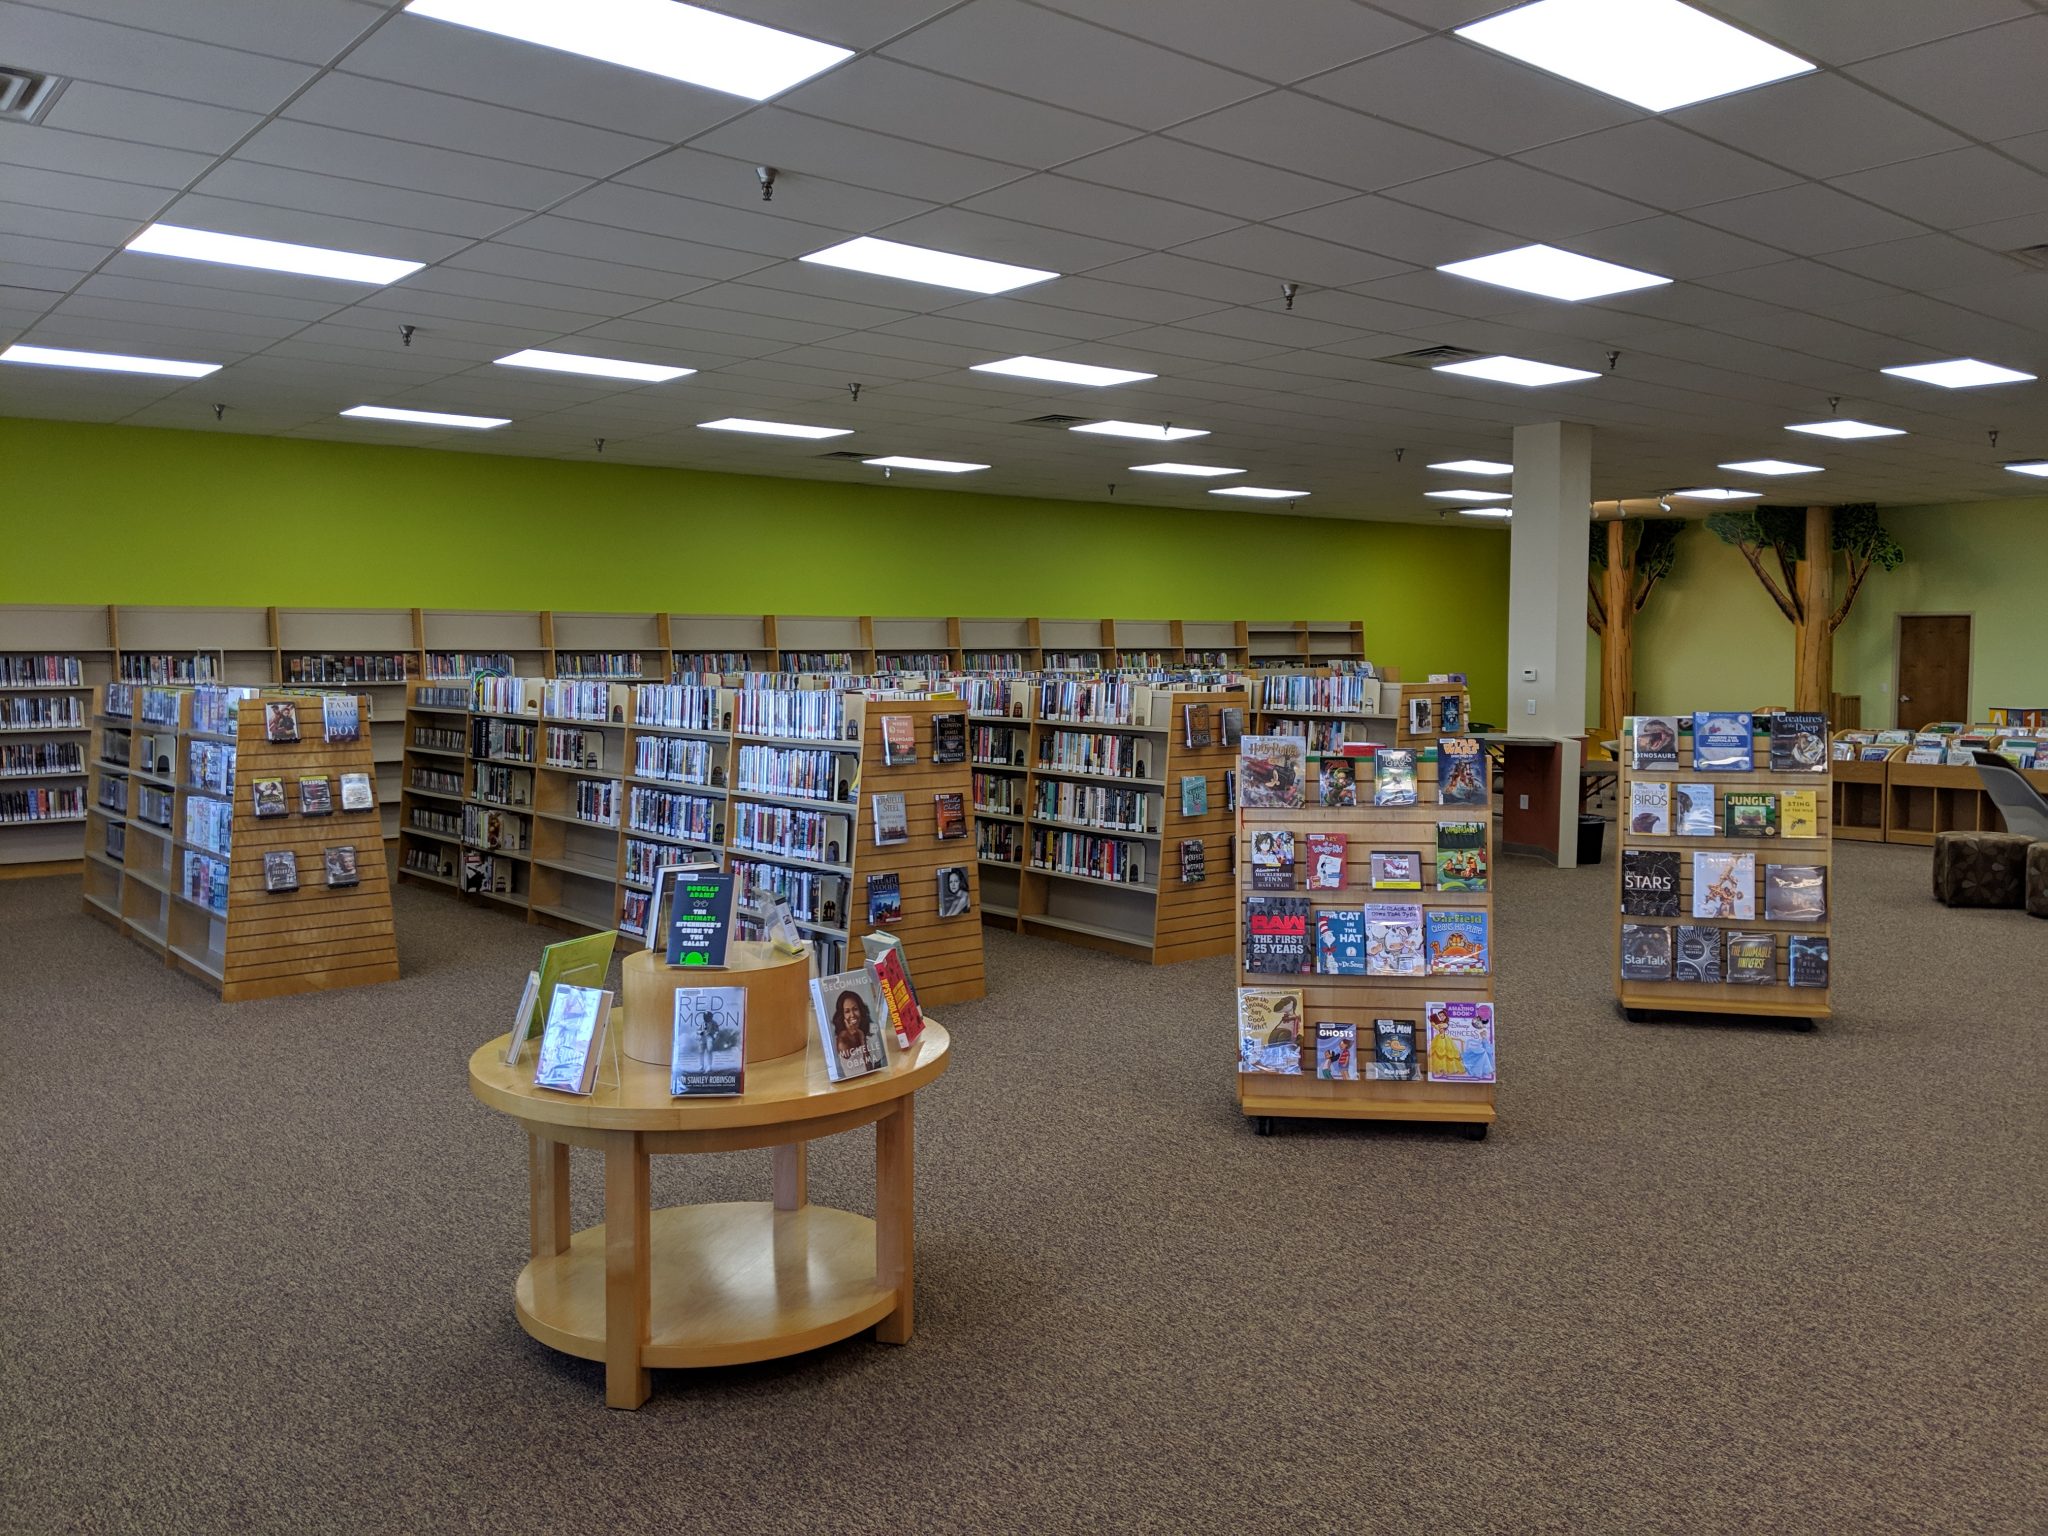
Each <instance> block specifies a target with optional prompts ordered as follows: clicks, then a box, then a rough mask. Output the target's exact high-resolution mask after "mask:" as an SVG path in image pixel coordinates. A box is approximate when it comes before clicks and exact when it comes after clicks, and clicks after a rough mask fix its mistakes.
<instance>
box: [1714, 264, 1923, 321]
mask: <svg viewBox="0 0 2048 1536" xmlns="http://www.w3.org/2000/svg"><path fill="white" fill-rule="evenodd" d="M1700 282H1701V284H1702V285H1703V286H1705V287H1708V288H1719V289H1722V290H1723V291H1725V292H1728V293H1739V294H1742V295H1744V296H1746V297H1748V298H1752V299H1762V300H1764V301H1765V302H1766V303H1770V304H1782V305H1784V306H1785V307H1786V308H1788V309H1815V310H1817V309H1822V308H1824V307H1828V306H1839V305H1843V304H1856V303H1861V302H1863V301H1865V300H1870V299H1881V298H1884V297H1886V296H1887V295H1888V294H1890V293H1893V292H1895V291H1896V290H1895V289H1892V288H1889V287H1887V286H1886V285H1885V284H1883V283H1875V282H1872V281H1870V280H1869V279H1868V278H1862V277H1858V276H1856V275H1855V274H1854V273H1850V272H1843V271H1840V270H1839V269H1837V268H1835V267H1828V266H1823V265H1822V264H1821V263H1819V262H1817V261H1781V262H1778V263H1776V264H1774V265H1772V266H1768V267H1749V268H1747V269H1745V270H1743V271H1741V272H1722V273H1718V274H1716V275H1715V276H1713V277H1705V278H1701V279H1700Z"/></svg>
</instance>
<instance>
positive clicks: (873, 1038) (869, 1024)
mask: <svg viewBox="0 0 2048 1536" xmlns="http://www.w3.org/2000/svg"><path fill="white" fill-rule="evenodd" d="M811 1009H812V1012H813V1013H814V1014H815V1015H816V1016H817V1021H818V1043H819V1045H820V1046H822V1047H823V1048H824V1053H825V1075H826V1076H827V1077H828V1078H830V1079H831V1080H832V1081H833V1082H835V1083H843V1082H846V1081H847V1080H848V1079H850V1078H856V1077H865V1076H866V1075H867V1074H868V1073H870V1072H879V1071H880V1070H882V1069H883V1068H884V1067H886V1066H888V1065H889V1048H888V1046H887V1045H886V1044H884V1043H883V1038H882V1002H881V999H880V998H879V997H878V996H876V993H875V981H874V978H873V977H872V976H870V975H869V974H868V973H867V971H866V969H865V968H863V969H861V970H858V971H840V972H838V973H836V974H834V975H831V976H818V977H814V978H813V979H812V981H811Z"/></svg>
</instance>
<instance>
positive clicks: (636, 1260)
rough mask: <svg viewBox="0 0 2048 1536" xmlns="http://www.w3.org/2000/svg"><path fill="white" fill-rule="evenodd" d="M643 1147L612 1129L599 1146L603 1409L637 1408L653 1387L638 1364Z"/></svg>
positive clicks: (643, 1319)
mask: <svg viewBox="0 0 2048 1536" xmlns="http://www.w3.org/2000/svg"><path fill="white" fill-rule="evenodd" d="M647 1161H648V1160H647V1149H646V1148H645V1147H644V1146H643V1145H641V1142H640V1138H639V1137H638V1136H637V1135H635V1134H634V1133H633V1132H632V1131H612V1132H609V1133H607V1134H606V1136H605V1145H604V1401H605V1406H606V1407H607V1408H638V1407H639V1406H640V1405H641V1404H642V1403H644V1402H646V1401H647V1395H648V1393H649V1392H651V1391H652V1390H653V1383H652V1380H651V1378H650V1376H649V1373H648V1371H647V1368H646V1367H645V1366H644V1365H642V1364H641V1363H640V1352H641V1349H642V1347H643V1346H644V1345H645V1344H646V1343H647V1312H648V1280H649V1275H650V1271H651V1256H650V1254H649V1238H648V1226H649V1221H650V1218H651V1215H652V1212H651V1210H650V1208H649V1200H650V1195H651V1190H650V1187H649V1178H648V1166H647Z"/></svg>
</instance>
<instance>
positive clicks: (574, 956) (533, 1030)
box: [526, 928, 619, 1040]
mask: <svg viewBox="0 0 2048 1536" xmlns="http://www.w3.org/2000/svg"><path fill="white" fill-rule="evenodd" d="M618 941H619V931H618V930H617V929H616V928H614V929H613V930H612V931H611V932H609V933H592V934H586V935H585V936H584V937H583V938H580V939H564V940H562V942H561V943H559V944H550V945H548V947H547V948H546V949H543V950H542V951H541V952H540V990H539V991H538V992H536V993H535V994H534V999H533V1015H532V1017H531V1018H529V1019H528V1020H527V1021H526V1038H527V1039H529V1040H531V1039H532V1038H533V1037H534V1036H535V1035H537V1034H539V1033H540V1031H541V1029H542V1028H543V1027H544V1026H545V1025H546V1023H547V1018H548V1008H549V1006H550V1005H551V1004H552V1003H553V1002H554V997H555V988H556V987H558V986H565V985H566V986H571V987H596V988H599V989H602V988H603V986H604V978H605V973H606V972H608V971H610V970H611V968H612V947H613V946H614V945H615V944H617V943H618Z"/></svg>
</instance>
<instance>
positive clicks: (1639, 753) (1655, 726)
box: [1629, 715, 1678, 768]
mask: <svg viewBox="0 0 2048 1536" xmlns="http://www.w3.org/2000/svg"><path fill="white" fill-rule="evenodd" d="M1635 718H1636V725H1635V736H1634V745H1633V754H1634V755H1633V756H1632V757H1631V758H1630V760H1629V766H1630V767H1632V768H1676V767H1677V766H1678V718H1677V716H1675V715H1637V716H1636V717H1635Z"/></svg>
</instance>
